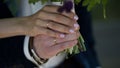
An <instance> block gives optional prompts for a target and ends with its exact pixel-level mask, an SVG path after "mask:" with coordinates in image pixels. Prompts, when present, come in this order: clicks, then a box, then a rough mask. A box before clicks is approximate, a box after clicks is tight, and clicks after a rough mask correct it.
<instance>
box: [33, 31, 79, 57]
mask: <svg viewBox="0 0 120 68" xmlns="http://www.w3.org/2000/svg"><path fill="white" fill-rule="evenodd" d="M79 35H80V34H79V32H77V33H73V34H68V35H66V37H65V38H64V39H63V38H59V39H56V38H54V37H50V36H46V35H38V36H36V37H35V38H34V41H33V48H34V50H35V52H36V53H37V55H38V56H39V57H41V58H44V59H48V58H51V57H52V56H55V55H56V54H58V53H59V52H61V51H63V50H65V49H68V48H71V47H73V46H74V45H75V44H77V38H78V37H79ZM54 40H56V41H54Z"/></svg>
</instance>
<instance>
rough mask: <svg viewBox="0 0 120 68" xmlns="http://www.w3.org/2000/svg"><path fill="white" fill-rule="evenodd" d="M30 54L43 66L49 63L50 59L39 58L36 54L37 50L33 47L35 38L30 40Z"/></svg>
mask: <svg viewBox="0 0 120 68" xmlns="http://www.w3.org/2000/svg"><path fill="white" fill-rule="evenodd" d="M29 52H30V54H31V56H32V57H33V58H34V60H35V61H36V62H37V63H38V64H39V65H42V64H44V63H46V62H47V61H48V59H44V58H41V57H40V56H38V54H37V53H36V52H35V49H34V47H33V37H31V38H30V43H29Z"/></svg>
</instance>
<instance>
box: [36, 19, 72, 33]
mask: <svg viewBox="0 0 120 68" xmlns="http://www.w3.org/2000/svg"><path fill="white" fill-rule="evenodd" d="M36 25H37V26H41V27H45V28H50V29H52V30H54V31H58V32H61V33H70V31H71V30H74V29H72V28H70V27H68V26H65V25H62V24H59V23H56V22H54V21H45V20H40V19H37V21H36Z"/></svg>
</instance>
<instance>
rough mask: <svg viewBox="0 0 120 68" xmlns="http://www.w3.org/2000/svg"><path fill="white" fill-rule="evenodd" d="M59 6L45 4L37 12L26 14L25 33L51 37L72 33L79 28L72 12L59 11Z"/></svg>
mask: <svg viewBox="0 0 120 68" xmlns="http://www.w3.org/2000/svg"><path fill="white" fill-rule="evenodd" d="M59 7H60V6H50V5H49V6H45V7H43V8H42V9H41V10H39V11H38V12H37V13H35V14H33V15H31V16H28V17H27V20H26V22H27V23H26V24H24V26H23V27H24V28H25V30H26V33H27V35H30V36H36V35H38V34H44V35H48V36H52V37H64V33H73V32H74V31H75V30H76V29H77V30H78V29H79V25H78V24H77V22H76V20H77V17H76V15H75V14H74V13H73V12H69V13H66V12H63V13H59V12H58V11H57V10H58V8H59Z"/></svg>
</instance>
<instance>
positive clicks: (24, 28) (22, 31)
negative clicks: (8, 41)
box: [0, 6, 79, 59]
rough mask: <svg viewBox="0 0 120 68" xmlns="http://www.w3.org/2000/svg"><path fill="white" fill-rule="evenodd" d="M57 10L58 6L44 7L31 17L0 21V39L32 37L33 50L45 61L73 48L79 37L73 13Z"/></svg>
mask: <svg viewBox="0 0 120 68" xmlns="http://www.w3.org/2000/svg"><path fill="white" fill-rule="evenodd" d="M58 8H59V6H45V7H43V8H42V9H41V10H39V11H38V12H37V13H35V14H33V15H31V16H27V17H21V18H8V19H1V20H0V38H5V37H11V36H16V35H29V36H34V41H33V43H34V44H33V47H34V50H35V51H36V53H37V54H38V56H39V57H41V58H45V59H47V58H51V57H52V56H54V55H56V54H57V53H59V52H61V51H63V50H64V49H67V48H71V47H73V46H74V45H75V44H77V38H78V37H79V31H78V30H79V26H78V24H77V23H76V19H74V16H76V15H75V14H74V13H73V12H69V13H66V12H63V13H59V12H57V9H58ZM74 25H77V26H74ZM6 26H7V27H6ZM61 35H62V38H61ZM63 35H65V36H64V38H63ZM54 40H56V42H55V41H54Z"/></svg>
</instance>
